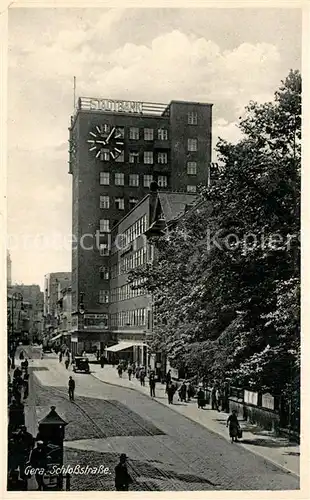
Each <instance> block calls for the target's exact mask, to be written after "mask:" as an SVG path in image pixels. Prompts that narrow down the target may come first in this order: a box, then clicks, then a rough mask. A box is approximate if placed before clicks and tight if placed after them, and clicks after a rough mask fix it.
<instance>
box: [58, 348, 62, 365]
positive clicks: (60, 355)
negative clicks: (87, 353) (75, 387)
mask: <svg viewBox="0 0 310 500" xmlns="http://www.w3.org/2000/svg"><path fill="white" fill-rule="evenodd" d="M61 362H62V352H61V351H60V353H59V363H61Z"/></svg>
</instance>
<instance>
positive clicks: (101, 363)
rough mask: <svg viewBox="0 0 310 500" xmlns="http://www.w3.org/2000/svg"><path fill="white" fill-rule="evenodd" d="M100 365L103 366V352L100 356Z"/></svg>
mask: <svg viewBox="0 0 310 500" xmlns="http://www.w3.org/2000/svg"><path fill="white" fill-rule="evenodd" d="M100 366H101V368H104V355H103V353H102V354H101V356H100Z"/></svg>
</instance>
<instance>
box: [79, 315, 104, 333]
mask: <svg viewBox="0 0 310 500" xmlns="http://www.w3.org/2000/svg"><path fill="white" fill-rule="evenodd" d="M107 329H108V315H107V314H104V313H103V314H95V313H89V314H84V330H107Z"/></svg>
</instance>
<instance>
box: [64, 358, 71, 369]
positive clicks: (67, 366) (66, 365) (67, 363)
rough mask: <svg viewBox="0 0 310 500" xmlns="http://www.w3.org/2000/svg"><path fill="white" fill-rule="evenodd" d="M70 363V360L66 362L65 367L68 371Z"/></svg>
mask: <svg viewBox="0 0 310 500" xmlns="http://www.w3.org/2000/svg"><path fill="white" fill-rule="evenodd" d="M69 363H70V360H69V358H66V360H65V367H66V370H68V368H69Z"/></svg>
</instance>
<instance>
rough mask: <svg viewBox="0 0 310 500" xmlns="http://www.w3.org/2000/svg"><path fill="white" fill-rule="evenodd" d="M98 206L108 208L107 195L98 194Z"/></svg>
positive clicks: (108, 200)
mask: <svg viewBox="0 0 310 500" xmlns="http://www.w3.org/2000/svg"><path fill="white" fill-rule="evenodd" d="M100 208H110V197H109V196H100Z"/></svg>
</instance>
